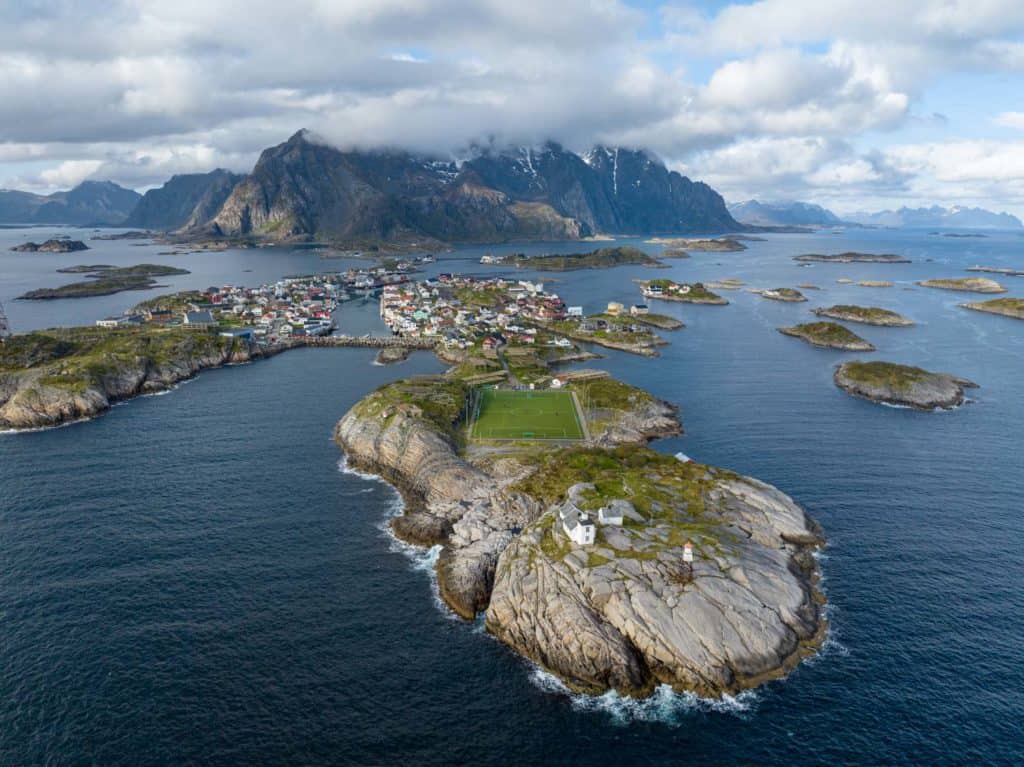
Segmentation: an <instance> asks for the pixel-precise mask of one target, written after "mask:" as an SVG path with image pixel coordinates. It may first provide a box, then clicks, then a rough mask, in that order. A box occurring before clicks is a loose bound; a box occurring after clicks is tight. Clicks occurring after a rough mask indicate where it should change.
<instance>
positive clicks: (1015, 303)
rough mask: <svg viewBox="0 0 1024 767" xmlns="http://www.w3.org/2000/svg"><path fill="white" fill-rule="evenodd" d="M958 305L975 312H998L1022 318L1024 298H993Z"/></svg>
mask: <svg viewBox="0 0 1024 767" xmlns="http://www.w3.org/2000/svg"><path fill="white" fill-rule="evenodd" d="M960 306H962V307H964V308H965V309H973V310H974V311H976V312H986V313H987V314H999V315H1002V316H1003V317H1013V318H1014V319H1018V320H1024V298H993V299H992V300H990V301H979V302H976V303H969V304H960Z"/></svg>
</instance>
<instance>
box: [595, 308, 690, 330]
mask: <svg viewBox="0 0 1024 767" xmlns="http://www.w3.org/2000/svg"><path fill="white" fill-rule="evenodd" d="M590 319H592V320H604V321H605V322H615V323H628V324H634V325H649V326H650V327H652V328H658V329H659V330H678V329H679V328H683V327H686V325H684V324H683V322H682V321H680V320H677V319H676V318H675V317H669V316H668V315H667V314H656V313H653V312H648V313H647V314H637V315H635V316H634V315H632V314H628V315H623V316H618V315H614V314H607V313H605V312H602V313H601V314H594V315H592V316H591V317H590Z"/></svg>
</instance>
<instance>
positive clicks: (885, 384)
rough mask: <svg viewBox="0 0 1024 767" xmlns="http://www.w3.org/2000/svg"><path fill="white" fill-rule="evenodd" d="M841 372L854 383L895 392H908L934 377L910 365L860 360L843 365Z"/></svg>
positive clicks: (922, 369)
mask: <svg viewBox="0 0 1024 767" xmlns="http://www.w3.org/2000/svg"><path fill="white" fill-rule="evenodd" d="M842 371H843V375H844V376H845V377H846V378H847V379H848V380H850V381H852V382H854V383H857V384H861V385H864V386H870V387H875V388H886V389H895V390H897V391H909V390H910V389H912V388H913V387H914V386H915V385H916V384H919V383H921V382H923V381H926V380H927V379H928V378H929V377H931V376H933V375H934V374H933V373H930V372H929V371H927V370H925V369H924V368H919V367H913V366H911V365H898V364H896V363H895V362H881V361H872V362H863V361H860V360H856V361H853V362H845V363H843V365H842Z"/></svg>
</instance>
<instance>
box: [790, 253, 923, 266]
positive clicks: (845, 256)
mask: <svg viewBox="0 0 1024 767" xmlns="http://www.w3.org/2000/svg"><path fill="white" fill-rule="evenodd" d="M793 260H794V261H802V262H804V263H809V262H819V263H826V264H909V263H910V259H909V258H905V257H904V256H897V255H895V254H893V253H858V252H856V251H847V252H846V253H832V254H828V255H826V254H823V253H804V254H803V255H800V256H793Z"/></svg>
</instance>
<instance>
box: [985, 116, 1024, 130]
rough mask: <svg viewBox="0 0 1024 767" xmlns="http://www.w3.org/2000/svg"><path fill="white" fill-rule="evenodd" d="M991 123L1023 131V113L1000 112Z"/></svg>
mask: <svg viewBox="0 0 1024 767" xmlns="http://www.w3.org/2000/svg"><path fill="white" fill-rule="evenodd" d="M992 122H994V123H995V124H996V125H1000V126H1002V127H1004V128H1016V129H1017V130H1024V112H1002V113H1001V114H998V115H996V116H995V117H994V118H993V120H992Z"/></svg>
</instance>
